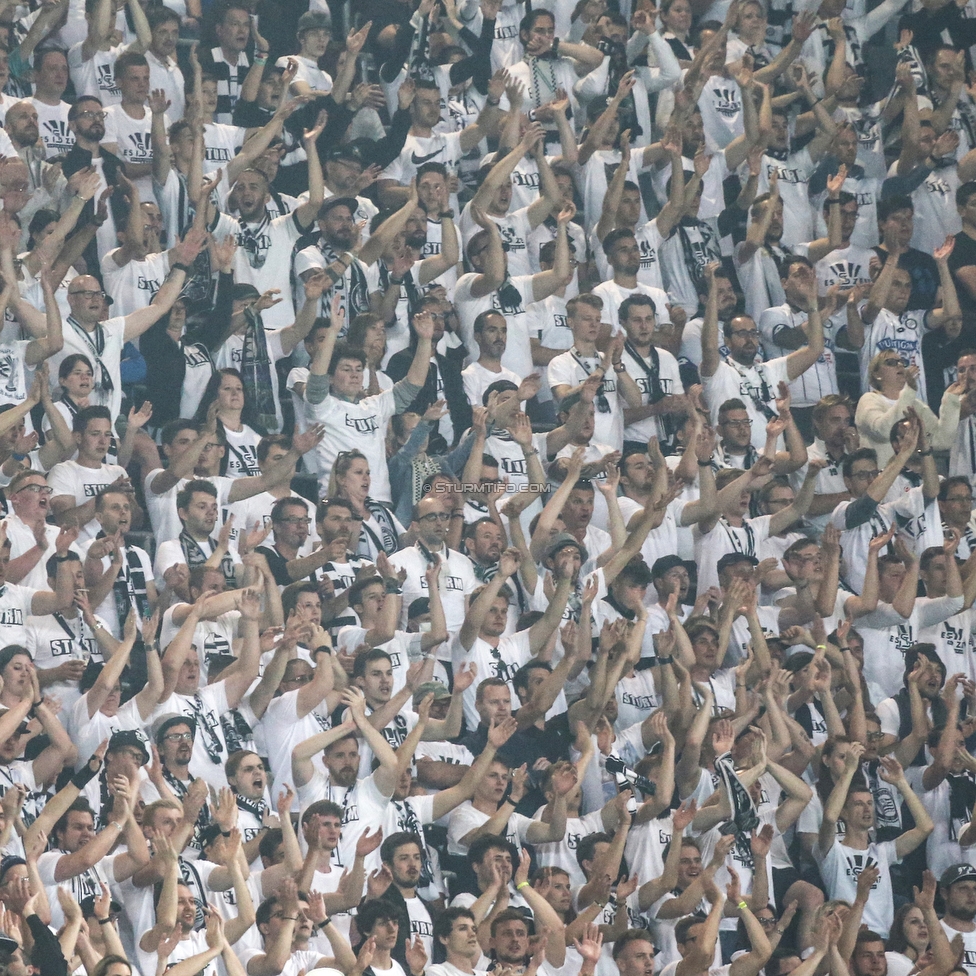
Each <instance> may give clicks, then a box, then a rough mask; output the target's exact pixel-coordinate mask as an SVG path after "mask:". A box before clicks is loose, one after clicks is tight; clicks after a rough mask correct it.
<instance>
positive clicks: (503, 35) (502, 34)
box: [495, 24, 518, 41]
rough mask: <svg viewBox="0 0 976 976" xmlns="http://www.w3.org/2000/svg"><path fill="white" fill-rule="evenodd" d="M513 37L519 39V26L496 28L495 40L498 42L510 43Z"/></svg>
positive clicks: (511, 25)
mask: <svg viewBox="0 0 976 976" xmlns="http://www.w3.org/2000/svg"><path fill="white" fill-rule="evenodd" d="M513 37H518V25H517V24H510V25H509V26H508V27H496V28H495V40H496V41H509V40H511V39H512V38H513Z"/></svg>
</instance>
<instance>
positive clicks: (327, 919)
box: [319, 915, 332, 929]
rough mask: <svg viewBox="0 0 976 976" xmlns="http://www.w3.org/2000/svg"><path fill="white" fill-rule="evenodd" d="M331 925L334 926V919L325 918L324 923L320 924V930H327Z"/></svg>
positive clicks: (327, 916)
mask: <svg viewBox="0 0 976 976" xmlns="http://www.w3.org/2000/svg"><path fill="white" fill-rule="evenodd" d="M331 924H332V918H331V916H329V915H326V916H325V918H323V919H322V921H321V922H319V928H320V929H324V928H327V927H328V926H329V925H331Z"/></svg>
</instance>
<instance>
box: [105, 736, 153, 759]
mask: <svg viewBox="0 0 976 976" xmlns="http://www.w3.org/2000/svg"><path fill="white" fill-rule="evenodd" d="M127 746H131V747H132V748H133V749H138V750H139V752H141V753H142V765H143V766H145V765H146V763H147V762H149V740H148V739H147V738H146V736H145V735H144V734H143V733H142V732H140V731H139V729H119V731H118V732H113V733H112V738H111V739H109V740H108V749H106V750H105V751H106V752H107V753H108V752H115V750H116V749H124V748H126V747H127Z"/></svg>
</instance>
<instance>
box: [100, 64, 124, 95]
mask: <svg viewBox="0 0 976 976" xmlns="http://www.w3.org/2000/svg"><path fill="white" fill-rule="evenodd" d="M95 81H96V84H97V85H98V90H99V91H101V92H105V94H106V95H121V94H122V90H121V89H120V88H119V86H118V85H116V84H115V70H114V66H113V65H111V64H98V65H96V66H95Z"/></svg>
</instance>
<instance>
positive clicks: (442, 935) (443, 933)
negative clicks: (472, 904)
mask: <svg viewBox="0 0 976 976" xmlns="http://www.w3.org/2000/svg"><path fill="white" fill-rule="evenodd" d="M459 918H470V919H471V921H472V922H477V921H478V920H477V919H476V918H475V917H474V913H473V912H471V911H470V910H469V909H467V908H448V909H447V910H446V911H443V912H441V913H440V915H438V916H437V917H436V918H435V919H434V940H435V941H436V940H438V939H447V938H448V937H449V936H450V934H451V930H452V929H453V928H454V923H455V922H456V921H457V920H458V919H459Z"/></svg>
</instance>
